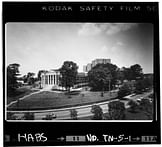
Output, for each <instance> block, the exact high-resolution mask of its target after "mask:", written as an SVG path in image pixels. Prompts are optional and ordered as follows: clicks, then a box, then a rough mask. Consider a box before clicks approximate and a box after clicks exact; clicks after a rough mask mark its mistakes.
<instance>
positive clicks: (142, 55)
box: [5, 23, 153, 75]
mask: <svg viewBox="0 0 162 147" xmlns="http://www.w3.org/2000/svg"><path fill="white" fill-rule="evenodd" d="M5 30H6V36H5V47H6V49H5V50H6V66H8V65H9V64H12V63H18V64H20V68H19V70H20V73H21V74H22V75H24V74H27V73H28V72H34V73H35V74H36V75H37V73H38V71H39V70H50V69H58V68H60V67H61V66H62V65H63V62H64V61H73V62H75V63H77V65H78V66H79V72H83V65H87V64H88V63H91V62H92V60H94V59H96V58H108V59H111V63H112V64H115V65H117V66H118V67H119V68H121V67H130V66H131V65H134V64H140V65H141V67H142V68H143V72H144V73H153V25H152V24H149V23H7V24H6V29H5Z"/></svg>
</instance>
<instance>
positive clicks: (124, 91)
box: [118, 84, 131, 98]
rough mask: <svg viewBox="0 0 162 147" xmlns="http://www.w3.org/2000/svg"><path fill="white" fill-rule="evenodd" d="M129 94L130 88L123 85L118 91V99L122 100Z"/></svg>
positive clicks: (127, 85)
mask: <svg viewBox="0 0 162 147" xmlns="http://www.w3.org/2000/svg"><path fill="white" fill-rule="evenodd" d="M130 93H131V87H130V86H129V84H124V85H123V86H122V87H121V88H120V89H119V91H118V97H119V98H123V97H124V96H126V95H129V94H130Z"/></svg>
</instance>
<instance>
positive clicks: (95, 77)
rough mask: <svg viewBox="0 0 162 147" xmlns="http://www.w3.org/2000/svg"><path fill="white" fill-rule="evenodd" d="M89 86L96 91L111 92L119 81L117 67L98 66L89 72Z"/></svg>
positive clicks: (109, 65) (108, 65) (110, 65)
mask: <svg viewBox="0 0 162 147" xmlns="http://www.w3.org/2000/svg"><path fill="white" fill-rule="evenodd" d="M88 79H89V86H90V87H91V88H92V90H94V91H104V90H110V88H112V87H113V86H114V85H115V83H116V81H117V66H116V65H113V64H109V63H108V64H97V65H96V66H95V67H93V68H92V69H91V70H90V71H89V72H88Z"/></svg>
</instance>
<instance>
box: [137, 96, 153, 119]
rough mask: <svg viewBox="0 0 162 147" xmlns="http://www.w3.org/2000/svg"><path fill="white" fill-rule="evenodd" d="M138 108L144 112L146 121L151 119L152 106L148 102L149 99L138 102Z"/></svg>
mask: <svg viewBox="0 0 162 147" xmlns="http://www.w3.org/2000/svg"><path fill="white" fill-rule="evenodd" d="M140 108H141V109H142V110H143V111H144V112H145V114H146V115H147V117H148V119H152V117H153V105H152V103H151V102H150V101H149V99H142V100H141V102H140Z"/></svg>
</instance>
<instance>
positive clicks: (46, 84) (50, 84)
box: [41, 70, 88, 89]
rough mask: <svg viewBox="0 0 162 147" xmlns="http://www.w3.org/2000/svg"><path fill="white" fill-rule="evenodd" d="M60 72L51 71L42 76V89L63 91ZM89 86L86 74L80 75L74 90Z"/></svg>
mask: <svg viewBox="0 0 162 147" xmlns="http://www.w3.org/2000/svg"><path fill="white" fill-rule="evenodd" d="M60 76H61V75H60V71H59V70H50V71H46V72H44V73H42V74H41V88H47V89H52V88H53V89H63V87H61V86H60V81H59V79H60ZM87 85H88V76H87V74H86V73H78V74H77V77H76V82H75V85H74V88H80V87H84V86H87Z"/></svg>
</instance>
